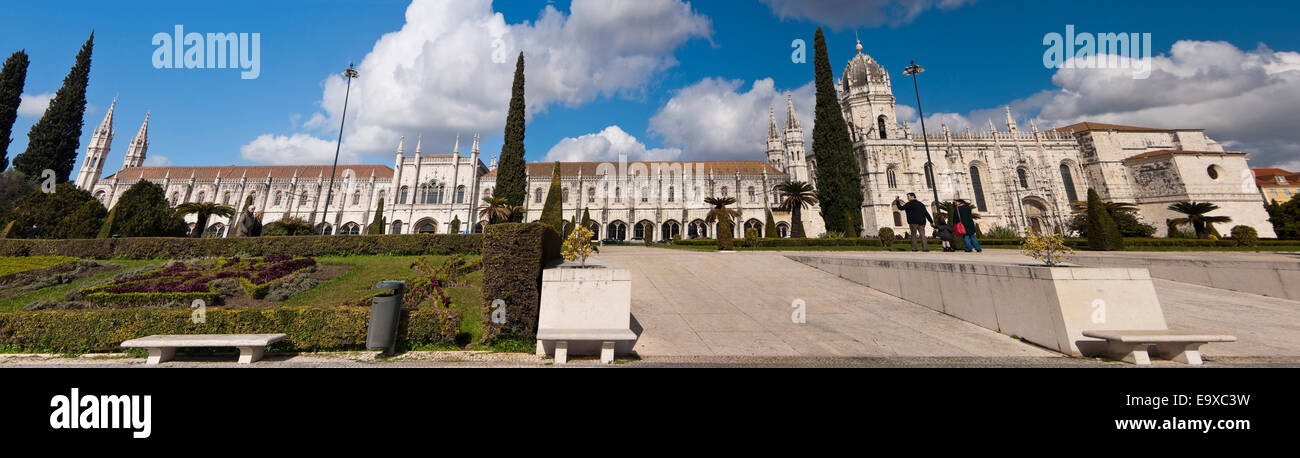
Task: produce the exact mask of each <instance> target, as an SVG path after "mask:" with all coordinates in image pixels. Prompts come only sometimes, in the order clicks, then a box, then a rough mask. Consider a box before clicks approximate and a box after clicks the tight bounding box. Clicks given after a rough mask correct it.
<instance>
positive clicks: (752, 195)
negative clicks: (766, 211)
mask: <svg viewBox="0 0 1300 458" xmlns="http://www.w3.org/2000/svg"><path fill="white" fill-rule="evenodd" d="M746 192H747V193H749V201H750V202H756V201H758V194H756V193H755V192H754V187H753V186H750V187H749V189H748V190H746Z"/></svg>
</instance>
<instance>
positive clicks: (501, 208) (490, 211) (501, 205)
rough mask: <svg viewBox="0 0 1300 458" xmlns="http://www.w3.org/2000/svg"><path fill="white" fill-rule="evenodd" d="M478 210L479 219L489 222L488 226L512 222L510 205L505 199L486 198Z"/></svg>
mask: <svg viewBox="0 0 1300 458" xmlns="http://www.w3.org/2000/svg"><path fill="white" fill-rule="evenodd" d="M477 210H478V217H479V219H485V220H487V223H488V224H496V223H500V222H505V221H510V205H509V204H508V203H506V199H505V198H504V197H484V198H483V205H480V206H479V207H478V208H477Z"/></svg>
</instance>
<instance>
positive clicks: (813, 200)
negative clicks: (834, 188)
mask: <svg viewBox="0 0 1300 458" xmlns="http://www.w3.org/2000/svg"><path fill="white" fill-rule="evenodd" d="M776 189H777V191H778V192H780V193H781V196H782V199H781V206H780V208H781V209H782V210H788V211H789V212H790V219H791V221H790V237H791V238H796V239H801V238H804V237H807V235H806V234H805V233H804V230H803V208H804V207H806V206H812V205H816V204H817V198H818V197H819V196H820V195H821V194H820V193H818V192H814V191H813V188H812V185H810V184H808V183H805V182H802V181H787V182H785V183H781V185H779V186H777V187H776ZM825 210H826V207H824V206H823V207H822V214H825V213H826V211H825ZM827 230H829V228H828V229H827Z"/></svg>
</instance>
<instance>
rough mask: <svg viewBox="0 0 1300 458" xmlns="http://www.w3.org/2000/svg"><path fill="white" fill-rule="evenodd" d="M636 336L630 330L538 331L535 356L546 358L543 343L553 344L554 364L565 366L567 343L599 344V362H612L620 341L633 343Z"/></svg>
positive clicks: (567, 352) (567, 355)
mask: <svg viewBox="0 0 1300 458" xmlns="http://www.w3.org/2000/svg"><path fill="white" fill-rule="evenodd" d="M636 338H637V335H636V333H635V332H632V330H631V329H539V330H538V331H537V354H538V356H546V349H545V347H544V346H543V342H555V364H565V363H566V362H567V361H568V358H569V343H570V342H582V343H599V344H600V362H601V364H609V363H612V362H614V346H615V345H616V344H617V343H618V342H621V341H635V340H636Z"/></svg>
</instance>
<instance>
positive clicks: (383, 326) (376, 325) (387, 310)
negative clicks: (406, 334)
mask: <svg viewBox="0 0 1300 458" xmlns="http://www.w3.org/2000/svg"><path fill="white" fill-rule="evenodd" d="M375 289H386V290H392V291H393V292H392V293H390V294H385V295H379V296H375V298H374V301H372V302H371V304H370V329H369V330H368V332H367V333H366V349H367V350H384V352H385V353H389V354H392V353H393V351H394V349H395V348H396V347H397V325H398V322H399V321H400V320H401V319H402V295H403V294H405V293H406V282H404V281H381V282H379V283H378V284H376V285H375Z"/></svg>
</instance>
